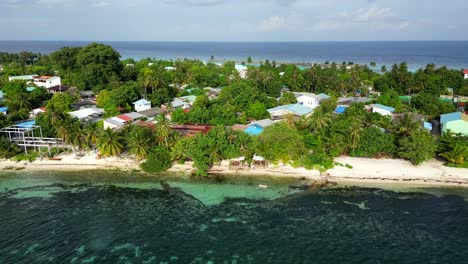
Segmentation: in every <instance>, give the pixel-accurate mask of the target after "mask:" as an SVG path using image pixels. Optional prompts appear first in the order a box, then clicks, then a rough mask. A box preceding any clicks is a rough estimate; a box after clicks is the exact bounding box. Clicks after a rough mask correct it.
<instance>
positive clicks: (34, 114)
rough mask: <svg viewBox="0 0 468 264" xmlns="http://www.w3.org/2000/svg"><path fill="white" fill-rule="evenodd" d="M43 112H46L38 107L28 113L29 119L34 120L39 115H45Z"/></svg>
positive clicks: (43, 108)
mask: <svg viewBox="0 0 468 264" xmlns="http://www.w3.org/2000/svg"><path fill="white" fill-rule="evenodd" d="M45 111H46V108H45V107H39V108H36V109H33V110H32V111H31V112H29V117H31V118H34V117H36V116H38V115H40V114H43V113H45Z"/></svg>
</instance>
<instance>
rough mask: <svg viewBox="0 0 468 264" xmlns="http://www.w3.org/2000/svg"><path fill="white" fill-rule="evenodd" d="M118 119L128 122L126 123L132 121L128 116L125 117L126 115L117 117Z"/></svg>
mask: <svg viewBox="0 0 468 264" xmlns="http://www.w3.org/2000/svg"><path fill="white" fill-rule="evenodd" d="M118 118H120V119H122V120H124V121H126V122H128V121H132V120H133V119H132V118H131V117H129V116H126V115H119V116H118Z"/></svg>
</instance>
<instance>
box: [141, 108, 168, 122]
mask: <svg viewBox="0 0 468 264" xmlns="http://www.w3.org/2000/svg"><path fill="white" fill-rule="evenodd" d="M138 113H139V114H140V115H143V116H144V117H146V118H148V119H154V118H155V117H156V116H158V115H161V114H164V110H162V109H161V108H160V107H153V108H150V109H146V110H143V111H140V112H138Z"/></svg>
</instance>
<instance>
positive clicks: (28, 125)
mask: <svg viewBox="0 0 468 264" xmlns="http://www.w3.org/2000/svg"><path fill="white" fill-rule="evenodd" d="M35 124H36V120H31V121H25V122H21V123H17V124H16V125H17V126H18V127H21V128H31V127H32V126H34V125H35Z"/></svg>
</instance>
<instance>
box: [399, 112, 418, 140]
mask: <svg viewBox="0 0 468 264" xmlns="http://www.w3.org/2000/svg"><path fill="white" fill-rule="evenodd" d="M419 128H420V124H419V122H418V121H415V120H414V116H413V115H412V114H410V113H406V114H404V115H403V117H402V118H400V119H399V120H398V121H397V123H396V127H395V130H396V131H395V132H396V133H397V134H399V135H401V136H403V137H406V136H409V135H410V134H411V132H413V131H416V130H418V129H419Z"/></svg>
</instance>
